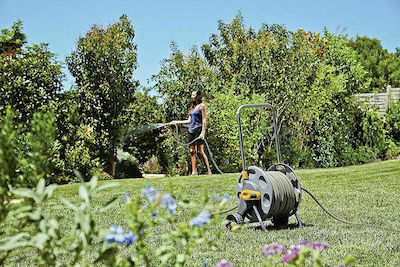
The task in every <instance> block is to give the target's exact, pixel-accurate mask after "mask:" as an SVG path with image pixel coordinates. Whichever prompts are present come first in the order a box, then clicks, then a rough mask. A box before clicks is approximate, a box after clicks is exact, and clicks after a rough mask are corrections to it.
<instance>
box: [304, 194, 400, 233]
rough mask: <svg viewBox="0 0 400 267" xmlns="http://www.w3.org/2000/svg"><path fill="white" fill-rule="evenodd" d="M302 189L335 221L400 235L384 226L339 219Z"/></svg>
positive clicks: (397, 231)
mask: <svg viewBox="0 0 400 267" xmlns="http://www.w3.org/2000/svg"><path fill="white" fill-rule="evenodd" d="M301 189H302V190H303V191H304V192H306V193H307V194H308V195H309V196H310V197H311V198H312V199H313V200H314V201H315V202H316V203H317V204H318V205H319V206H320V207H321V209H322V210H323V211H324V212H326V213H327V214H328V215H329V216H330V217H332V218H333V219H335V220H337V221H339V222H342V223H347V224H352V225H359V226H367V227H376V228H380V229H383V230H386V231H392V232H396V233H400V231H399V230H396V229H392V228H387V227H383V226H380V225H376V224H367V223H357V222H352V221H347V220H344V219H341V218H339V217H337V216H335V215H333V214H332V213H331V212H330V211H329V210H328V209H327V208H325V207H324V205H322V204H321V203H319V201H318V200H317V198H316V197H315V196H314V195H313V194H311V192H310V191H308V190H307V189H305V188H301Z"/></svg>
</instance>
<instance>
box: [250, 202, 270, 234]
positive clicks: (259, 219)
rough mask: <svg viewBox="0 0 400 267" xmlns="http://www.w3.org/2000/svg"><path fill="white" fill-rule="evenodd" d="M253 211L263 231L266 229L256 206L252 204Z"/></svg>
mask: <svg viewBox="0 0 400 267" xmlns="http://www.w3.org/2000/svg"><path fill="white" fill-rule="evenodd" d="M253 209H254V212H255V213H256V216H257V219H258V221H259V222H260V224H261V229H263V231H267V228H265V225H264V222H263V221H262V219H261V216H260V213H259V212H258V210H257V207H256V206H253Z"/></svg>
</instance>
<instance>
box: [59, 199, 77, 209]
mask: <svg viewBox="0 0 400 267" xmlns="http://www.w3.org/2000/svg"><path fill="white" fill-rule="evenodd" d="M61 202H62V203H64V204H65V205H66V206H67V207H68V208H70V209H71V210H73V211H75V212H77V211H78V207H77V206H75V205H74V204H72V203H71V202H69V201H68V200H67V199H65V198H61Z"/></svg>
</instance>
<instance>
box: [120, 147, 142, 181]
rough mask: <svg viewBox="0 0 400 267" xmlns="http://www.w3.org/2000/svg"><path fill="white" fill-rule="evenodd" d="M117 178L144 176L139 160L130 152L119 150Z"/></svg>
mask: <svg viewBox="0 0 400 267" xmlns="http://www.w3.org/2000/svg"><path fill="white" fill-rule="evenodd" d="M116 168H117V174H116V175H117V178H132V177H142V174H141V173H140V170H139V161H138V160H137V159H136V158H135V157H134V156H133V155H132V154H130V153H129V152H126V151H123V150H122V149H118V150H117V166H116Z"/></svg>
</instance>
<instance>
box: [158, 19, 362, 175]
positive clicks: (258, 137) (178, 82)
mask: <svg viewBox="0 0 400 267" xmlns="http://www.w3.org/2000/svg"><path fill="white" fill-rule="evenodd" d="M347 43H348V40H347V39H346V37H345V36H341V35H333V34H331V33H329V32H328V31H327V30H325V32H324V34H323V36H320V34H319V33H317V34H315V33H312V32H305V31H303V30H298V31H296V32H291V31H288V30H287V29H286V28H285V27H283V26H281V25H263V26H262V27H261V28H260V29H259V30H258V31H256V30H254V29H252V28H246V27H245V26H244V23H243V18H242V16H241V15H240V14H239V15H238V16H236V18H235V19H234V20H233V21H232V22H231V23H229V24H225V23H223V22H219V25H218V33H217V34H212V35H211V36H210V38H209V42H208V43H206V44H204V45H203V46H202V47H201V48H202V50H201V51H202V54H200V52H199V51H198V49H197V48H196V47H194V48H193V49H192V50H191V51H190V52H189V53H188V54H184V53H183V52H181V51H179V50H178V49H177V45H175V44H173V46H172V53H171V56H170V57H169V58H168V59H166V60H164V62H163V65H162V68H161V71H160V73H159V74H158V75H155V76H153V79H154V81H155V82H156V86H155V87H156V88H157V90H158V91H159V92H160V94H161V95H162V96H163V98H164V99H166V101H165V103H164V107H165V110H166V113H167V118H168V119H182V118H186V116H187V115H186V114H187V110H188V105H189V103H190V98H189V94H190V91H191V90H193V88H194V87H193V86H192V85H196V86H195V88H197V89H199V90H202V92H203V93H205V94H206V96H207V101H206V102H207V105H208V108H209V124H208V125H209V126H208V129H207V132H208V133H207V137H206V138H207V140H209V141H210V143H211V147H212V150H213V153H214V154H215V156H216V158H217V162H219V163H220V164H221V163H222V161H225V160H226V161H229V163H230V165H231V169H230V171H233V170H237V169H238V168H239V166H240V161H239V154H240V153H238V152H239V151H238V145H237V144H238V142H237V132H236V129H237V125H236V123H235V121H234V120H235V111H236V109H237V108H238V107H239V106H240V104H245V103H256V102H267V103H271V104H272V105H273V106H274V108H275V109H276V110H277V119H278V125H279V128H280V134H281V142H280V143H281V152H282V153H281V154H282V157H283V161H284V162H286V163H288V164H290V165H292V166H295V167H297V166H302V167H305V166H338V165H346V164H348V163H346V158H347V154H346V153H347V152H345V151H348V154H349V153H350V152H349V151H352V152H351V153H353V152H354V151H356V150H357V146H358V145H359V144H361V143H363V140H362V136H361V135H360V134H359V132H360V126H359V125H360V123H361V120H362V118H363V115H362V110H361V109H360V107H359V106H358V104H357V103H355V102H354V99H353V98H352V95H353V94H355V93H358V92H363V91H366V90H369V85H370V79H369V78H368V76H367V72H366V71H365V70H364V69H363V67H362V65H361V64H360V63H359V62H358V61H357V59H356V52H355V51H354V50H353V49H352V48H350V47H349V46H348V45H347ZM200 81H201V82H200ZM222 92H223V93H224V94H226V96H224V95H223V94H222ZM214 109H215V111H214ZM173 116H175V117H173ZM213 116H214V118H213ZM249 118H250V121H252V120H254V119H256V116H255V114H253V115H252V116H250V117H249ZM263 118H268V116H267V117H263ZM257 122H258V121H257ZM267 125H270V121H268V120H267ZM267 125H266V126H263V127H261V128H258V129H256V128H255V127H254V126H251V127H250V128H249V129H251V133H247V136H248V138H249V141H248V143H247V148H246V153H247V156H248V157H249V159H250V162H251V163H252V164H253V163H254V164H258V165H260V164H261V165H263V164H264V165H266V166H267V165H268V164H270V163H271V162H273V161H274V160H275V159H276V156H275V152H274V148H273V147H272V144H273V143H274V140H273V137H271V135H270V134H268V131H271V130H270V128H267V127H268V126H267ZM268 129H269V130H268ZM257 131H261V132H263V133H257V134H256V132H257ZM269 133H270V132H269ZM245 136H246V135H245ZM169 138H171V137H169ZM221 140H224V142H221ZM260 144H261V145H262V146H261V147H260ZM251 146H253V147H251ZM235 147H236V149H235ZM346 149H347V150H346ZM255 151H256V152H255ZM177 152H178V151H177V150H176V152H175V156H174V158H175V160H178V158H177V157H178V156H176V155H177ZM351 153H350V154H351ZM179 157H180V156H179Z"/></svg>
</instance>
